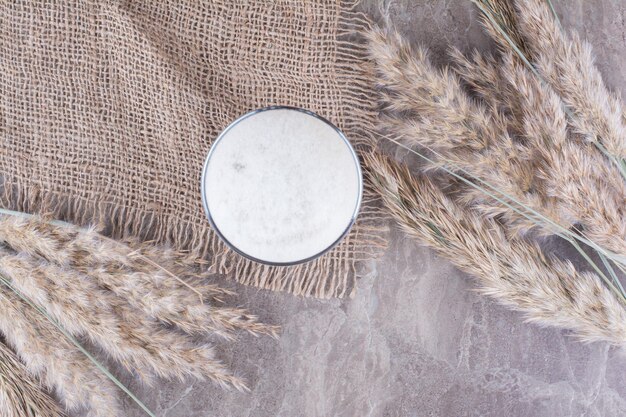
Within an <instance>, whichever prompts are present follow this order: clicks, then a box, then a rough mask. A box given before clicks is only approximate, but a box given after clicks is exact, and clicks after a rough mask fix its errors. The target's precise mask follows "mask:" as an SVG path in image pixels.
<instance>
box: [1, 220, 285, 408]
mask: <svg viewBox="0 0 626 417" xmlns="http://www.w3.org/2000/svg"><path fill="white" fill-rule="evenodd" d="M198 263H199V261H198V260H197V258H196V257H194V256H193V254H184V253H179V252H176V251H173V250H169V249H167V248H163V247H157V246H154V245H151V244H149V243H139V242H126V243H125V242H118V241H113V240H111V239H108V238H104V237H102V236H101V235H100V234H99V233H97V231H96V229H94V228H88V229H81V228H77V227H74V226H71V225H58V224H53V223H52V222H49V221H47V220H44V219H41V218H38V217H19V216H0V274H1V275H2V276H4V277H7V278H9V279H10V280H11V285H12V286H13V287H14V288H15V290H17V291H19V293H20V294H22V295H23V296H25V297H26V298H27V299H28V300H30V301H31V302H33V303H34V304H35V305H37V306H39V307H41V308H43V309H44V310H45V311H46V313H47V314H48V315H49V316H50V317H51V318H52V319H53V320H55V321H56V322H58V323H59V324H60V325H61V327H62V328H63V329H64V330H65V331H67V332H68V334H69V335H71V336H73V337H76V338H78V337H81V338H86V339H88V340H89V341H90V342H91V343H92V344H93V345H95V346H97V347H99V348H100V349H101V351H102V352H103V353H105V354H106V355H107V356H109V357H110V358H111V359H113V360H115V361H116V362H118V363H120V364H121V365H122V366H124V367H125V368H126V369H127V370H128V371H130V372H132V373H135V374H137V375H139V376H141V377H142V379H143V380H144V381H146V382H150V380H151V377H152V376H159V377H168V378H171V377H176V378H180V379H183V378H185V377H188V376H193V377H196V378H202V379H203V378H209V379H211V380H213V381H214V382H217V383H218V384H221V385H223V386H225V387H230V386H232V387H235V388H237V389H240V390H246V389H247V387H246V386H245V384H244V383H243V381H242V380H241V379H239V378H237V377H235V376H234V375H233V374H232V373H231V371H230V370H228V369H227V368H226V367H224V366H223V365H222V364H221V363H220V362H219V361H218V360H217V359H216V358H215V353H214V350H213V348H212V347H211V346H209V345H208V344H206V343H204V342H202V341H201V340H199V339H198V338H196V337H195V336H196V335H220V336H222V337H225V338H227V339H232V337H233V332H234V331H236V330H245V331H248V332H250V333H252V334H254V335H259V334H269V335H272V336H275V335H276V333H277V327H276V326H270V325H266V324H262V323H260V322H259V321H258V319H257V318H256V317H255V316H253V315H250V314H249V313H247V312H246V311H245V310H243V309H240V308H228V307H224V306H222V305H221V299H222V298H223V297H225V296H229V295H231V294H232V292H230V291H228V290H225V289H222V288H220V287H218V286H216V285H213V284H209V283H207V282H206V277H204V276H203V274H202V273H201V272H200V271H201V269H200V268H199V265H198ZM183 279H184V281H182V280H183ZM3 291H4V292H3V293H2V294H4V297H5V298H4V301H5V304H7V308H9V307H8V304H9V303H14V304H13V305H12V310H13V311H14V314H15V315H16V316H18V318H19V320H21V323H22V327H24V328H26V327H27V324H28V323H29V321H30V322H32V324H33V326H32V329H30V332H31V333H19V332H16V331H15V330H14V329H12V328H11V327H10V326H9V322H6V323H5V324H6V325H3V323H0V332H1V333H3V334H5V335H6V337H7V339H8V340H9V341H10V342H11V344H12V346H13V347H14V348H15V349H16V351H17V352H18V353H19V355H20V356H21V357H22V359H24V361H25V363H26V365H27V367H28V369H29V370H30V371H31V372H32V373H34V374H38V373H39V372H40V370H42V369H43V370H44V371H45V375H43V376H42V377H43V378H47V379H45V381H46V385H47V386H48V387H50V388H55V389H56V390H57V392H58V393H59V395H60V397H61V398H62V399H63V400H64V402H65V404H66V405H67V406H68V408H72V407H75V406H86V407H88V408H90V409H91V410H92V411H93V412H94V413H96V414H94V415H109V414H107V413H108V412H109V411H110V410H107V409H106V408H103V409H100V407H101V406H102V404H101V401H108V397H107V395H108V388H110V384H111V382H110V381H108V380H106V378H105V380H106V381H107V383H108V385H107V384H103V385H102V388H103V389H105V391H103V392H101V391H98V390H97V389H96V390H93V391H91V389H92V386H91V385H84V386H83V387H82V390H77V391H75V392H73V393H72V392H71V391H69V383H68V380H70V378H69V377H68V378H58V379H55V373H56V371H57V369H58V368H59V366H58V365H56V363H55V362H54V361H52V363H51V364H50V365H49V366H48V367H45V366H43V365H41V362H45V360H46V358H47V357H48V356H49V355H57V356H58V352H57V351H55V350H53V349H52V348H51V347H50V346H48V345H49V344H50V343H51V342H52V335H51V332H50V331H49V329H48V327H49V324H50V323H49V322H47V321H46V319H45V318H43V317H41V315H39V317H37V312H36V311H34V310H33V311H31V310H32V308H31V309H29V308H28V306H27V305H25V304H24V303H20V302H19V299H18V298H17V297H15V295H12V294H10V293H8V292H7V291H8V290H7V288H3ZM198 294H200V295H201V296H202V297H201V298H200V297H199V296H198ZM2 307H4V306H2V303H0V310H3V308H2ZM33 313H34V314H33ZM20 314H21V316H20ZM46 332H47V333H46ZM44 333H45V334H44ZM42 334H43V335H42ZM54 336H55V337H57V338H61V339H62V338H63V336H62V335H60V334H58V332H57V333H56V334H55V335H54ZM37 337H40V339H41V340H45V341H46V342H45V343H32V341H33V340H35V339H36V338H37ZM64 343H65V345H64V344H63V343H60V344H58V343H57V345H59V346H60V347H59V349H67V350H68V351H70V354H69V356H71V357H72V358H74V357H75V356H76V354H77V355H80V354H81V353H80V352H75V349H74V346H71V345H67V340H64ZM69 356H68V357H69ZM82 359H86V358H84V357H83V358H82ZM73 366H74V367H73V368H71V367H70V368H68V372H71V373H72V378H74V379H75V380H76V381H79V380H80V378H85V377H91V376H92V375H93V374H94V373H98V372H99V371H98V370H97V369H95V367H94V366H93V364H91V363H89V362H88V361H87V362H84V361H76V363H74V364H73ZM81 372H85V375H81ZM101 376H103V375H101ZM113 404H114V403H113ZM112 407H114V405H112ZM97 413H102V414H97Z"/></svg>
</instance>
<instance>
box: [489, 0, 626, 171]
mask: <svg viewBox="0 0 626 417" xmlns="http://www.w3.org/2000/svg"><path fill="white" fill-rule="evenodd" d="M502 2H504V1H503V0H499V1H498V3H502ZM515 3H516V6H517V15H518V16H519V18H518V22H519V25H517V26H513V28H514V29H513V30H515V31H519V32H521V34H522V36H523V39H524V43H525V45H526V46H527V49H528V51H529V53H530V55H531V57H532V62H533V64H534V65H535V67H536V68H537V70H538V71H539V73H540V74H541V75H542V76H543V78H544V79H545V80H547V81H548V83H549V84H550V86H551V87H552V88H553V89H554V90H555V91H556V92H557V93H558V94H559V96H560V97H561V98H562V99H563V101H564V103H565V104H566V105H567V107H568V108H569V110H570V111H571V112H572V113H573V117H572V118H571V123H572V126H573V128H574V129H575V130H576V132H577V133H579V134H581V135H583V136H584V138H585V139H586V140H588V141H590V142H592V143H593V142H599V143H600V144H601V145H602V146H604V147H605V148H606V150H607V151H608V153H609V154H611V155H613V156H615V157H616V158H619V159H620V160H624V159H625V158H626V139H625V138H626V120H624V117H623V115H624V111H625V110H626V109H625V108H624V104H623V103H622V102H621V100H620V98H619V97H618V96H617V94H615V93H612V92H610V91H609V90H608V88H607V87H606V85H605V84H604V81H603V80H602V75H601V74H600V71H598V69H597V68H596V66H595V64H594V59H593V53H592V48H591V45H589V43H588V42H586V41H583V40H581V39H580V37H579V36H578V34H577V33H575V32H572V33H570V34H566V33H565V32H564V31H563V30H562V29H561V27H560V25H559V23H558V22H557V21H556V20H555V18H554V16H553V14H552V12H551V10H550V9H549V7H548V5H547V4H546V2H545V0H517V1H516V2H515ZM507 27H511V26H507Z"/></svg>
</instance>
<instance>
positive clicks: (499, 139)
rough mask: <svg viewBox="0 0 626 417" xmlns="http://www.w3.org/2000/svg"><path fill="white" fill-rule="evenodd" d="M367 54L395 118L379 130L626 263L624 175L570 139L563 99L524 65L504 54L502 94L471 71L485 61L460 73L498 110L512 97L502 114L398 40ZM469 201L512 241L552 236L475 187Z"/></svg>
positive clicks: (377, 44)
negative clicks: (535, 234)
mask: <svg viewBox="0 0 626 417" xmlns="http://www.w3.org/2000/svg"><path fill="white" fill-rule="evenodd" d="M370 51H371V57H372V58H373V60H374V62H375V64H376V70H377V74H378V75H379V80H380V85H381V87H382V88H383V89H384V90H383V93H382V104H383V106H384V107H385V108H386V109H387V110H389V111H390V114H389V115H387V116H386V117H385V118H383V119H382V126H383V127H384V128H386V129H387V130H388V131H389V132H391V133H392V134H394V135H396V136H398V137H400V138H401V139H402V140H403V141H405V142H406V143H407V144H409V145H410V146H416V147H421V148H426V149H429V150H431V151H433V152H434V154H435V155H434V157H433V159H434V160H435V161H437V164H435V165H434V166H433V168H437V167H439V166H441V165H443V166H447V167H448V168H449V169H453V170H456V171H457V172H460V173H462V174H464V175H470V176H471V177H473V178H479V179H481V180H483V181H486V182H487V183H488V184H489V185H491V186H493V187H494V188H496V189H498V190H500V191H501V192H502V194H504V195H507V196H511V197H512V198H514V199H515V200H516V201H518V202H520V203H521V204H523V205H524V206H525V207H528V208H530V209H532V210H534V211H536V212H538V213H540V214H541V215H543V216H544V217H546V218H549V219H551V220H552V221H554V222H555V223H557V224H559V225H560V226H562V227H563V228H570V227H572V226H574V225H576V224H582V225H583V227H584V231H585V234H586V236H587V237H588V238H589V239H590V240H592V241H594V242H595V243H597V244H599V245H601V246H603V247H605V248H606V249H608V250H610V251H613V252H615V253H617V254H620V255H625V254H626V213H625V212H624V208H623V202H624V201H625V199H626V187H625V185H624V182H623V181H622V180H621V177H620V175H619V171H617V170H616V169H615V166H614V165H613V164H610V163H607V162H606V161H604V160H603V158H602V157H601V156H600V155H598V154H596V153H595V152H593V151H592V152H589V150H588V149H585V148H584V147H581V146H578V145H577V144H575V143H573V142H572V141H571V140H569V135H570V132H569V130H568V120H567V118H566V116H565V114H564V112H563V106H562V103H561V99H560V97H559V96H558V95H557V94H556V93H555V92H554V91H552V90H551V89H550V88H549V87H548V86H545V85H542V84H541V83H540V81H538V80H537V79H536V78H534V76H533V74H532V73H530V72H529V71H528V69H526V68H525V67H524V66H523V65H522V64H521V63H520V62H519V61H518V60H515V59H513V57H512V56H511V55H508V56H507V55H505V56H504V59H503V63H502V64H501V66H500V68H499V69H498V71H495V70H493V71H492V72H491V75H490V77H491V78H492V79H494V80H496V85H505V86H506V88H504V89H501V90H499V93H498V95H496V94H490V93H489V88H488V87H486V84H484V83H483V84H482V87H481V86H480V85H479V84H478V83H477V82H476V80H477V79H478V78H479V77H480V75H479V74H478V73H476V72H475V71H474V67H477V68H483V67H485V66H486V65H487V64H485V62H487V61H482V62H481V61H478V60H476V59H474V60H473V62H477V63H478V64H477V65H474V66H472V61H470V60H466V61H465V65H464V67H463V70H462V71H463V72H465V73H469V76H468V83H469V84H471V85H475V86H476V85H478V87H477V88H478V89H480V88H482V90H483V95H485V96H486V95H488V96H489V97H490V98H491V100H492V101H493V102H494V103H495V102H499V101H502V96H503V95H504V98H505V99H508V98H509V97H511V102H512V103H515V105H514V109H515V110H514V111H508V112H504V111H501V108H502V106H498V105H495V104H494V105H492V106H487V107H486V106H484V105H482V104H481V103H478V102H476V101H475V100H473V99H472V98H471V97H470V96H469V95H468V94H467V93H466V92H465V91H464V89H463V87H462V85H461V82H460V80H459V79H458V77H457V76H456V75H455V74H453V73H451V72H450V71H449V70H448V69H443V70H439V69H436V68H434V67H433V66H432V64H431V63H430V62H429V60H428V56H427V54H426V52H425V51H423V50H420V49H418V50H416V51H415V52H414V51H412V50H411V48H410V47H409V46H408V45H407V44H406V42H404V41H403V40H402V39H401V38H400V37H399V35H397V34H394V33H391V34H390V33H384V32H382V31H373V32H372V34H371V36H370ZM495 74H497V75H495ZM462 197H463V200H464V201H465V202H466V203H468V204H472V205H474V206H475V207H476V208H477V209H479V210H481V212H482V213H484V214H485V215H488V216H491V217H495V216H498V217H499V218H501V219H503V221H505V222H506V223H507V225H508V227H507V231H511V232H513V234H518V233H525V232H528V231H529V230H534V229H537V228H539V231H541V232H542V233H544V234H546V235H551V234H554V233H555V230H554V228H553V227H550V225H549V224H548V225H547V224H545V223H538V222H536V221H534V220H532V219H528V217H526V216H522V215H520V213H519V212H516V211H513V210H511V209H510V207H508V206H506V205H503V204H502V203H501V202H499V201H497V200H494V199H493V198H492V197H490V196H488V195H485V194H484V193H482V192H476V191H475V190H473V189H469V188H468V189H466V190H464V192H463V193H462Z"/></svg>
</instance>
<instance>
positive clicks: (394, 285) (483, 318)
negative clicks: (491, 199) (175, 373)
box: [126, 0, 626, 417]
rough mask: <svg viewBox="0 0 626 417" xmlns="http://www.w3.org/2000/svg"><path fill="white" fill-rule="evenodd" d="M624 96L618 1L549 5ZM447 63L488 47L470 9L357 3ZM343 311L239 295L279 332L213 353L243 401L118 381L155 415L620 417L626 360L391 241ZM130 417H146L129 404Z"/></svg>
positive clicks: (218, 392)
mask: <svg viewBox="0 0 626 417" xmlns="http://www.w3.org/2000/svg"><path fill="white" fill-rule="evenodd" d="M554 3H555V5H556V7H557V9H558V11H559V14H560V15H561V16H562V18H563V19H562V20H563V23H564V25H565V26H566V27H574V28H576V29H577V30H579V31H580V33H581V34H582V35H584V36H585V37H587V38H588V39H589V40H590V41H591V42H592V43H593V45H594V46H595V51H596V54H597V58H598V63H599V66H600V69H601V70H602V72H603V74H604V76H605V77H606V80H607V82H608V83H609V85H611V86H612V87H613V88H614V89H615V90H617V91H619V92H620V93H621V94H622V96H624V95H625V93H626V71H625V70H624V67H625V66H626V54H625V52H626V23H625V20H626V2H624V1H623V0H596V1H590V0H587V1H585V0H567V1H566V0H554ZM361 7H362V9H363V10H364V11H365V12H366V13H367V14H369V15H370V16H372V17H373V18H374V19H375V20H377V21H378V22H381V24H394V25H395V26H397V27H398V28H399V30H401V31H402V32H403V33H404V34H406V35H407V36H408V37H409V38H410V39H411V40H412V41H413V42H416V43H417V42H422V43H425V44H427V45H430V46H431V49H432V51H433V53H434V54H435V56H436V57H438V58H437V59H439V60H443V57H444V51H445V48H446V45H449V44H454V45H457V46H459V47H461V48H462V49H465V50H468V49H470V48H474V47H476V48H479V49H481V50H488V49H490V48H492V45H491V44H490V43H489V42H488V41H487V39H486V38H485V37H484V35H483V34H482V32H481V29H480V27H479V24H478V22H477V20H476V12H475V11H474V10H473V8H472V7H471V5H470V2H469V0H402V1H400V0H395V1H385V0H365V1H364V3H363V4H362V6H361ZM371 266H372V271H371V273H369V274H368V275H367V276H366V277H364V278H363V279H362V280H360V282H359V283H358V293H357V295H356V297H355V298H354V299H351V300H344V301H338V300H329V301H318V300H313V299H301V298H295V297H292V296H288V295H283V294H275V293H268V292H265V291H259V290H256V289H251V288H243V287H239V288H238V290H239V291H240V293H241V298H240V300H239V301H240V303H241V304H243V305H246V306H248V307H249V308H250V309H251V310H252V311H254V312H257V313H258V314H260V315H261V316H262V317H263V318H264V319H265V320H267V321H269V322H273V323H277V324H280V325H282V326H283V328H284V331H283V334H282V337H281V339H280V340H278V341H274V340H271V339H268V338H258V339H257V338H254V337H249V336H245V335H242V336H241V337H240V339H239V341H238V343H237V344H235V345H231V346H230V347H222V348H221V349H220V356H221V358H223V359H224V361H225V362H227V363H228V364H229V365H230V366H232V368H234V369H235V370H236V372H237V374H239V375H241V376H244V377H245V378H247V379H248V381H249V383H250V385H251V388H252V391H251V393H249V394H242V393H238V392H234V391H230V392H229V391H224V390H222V389H220V388H218V387H215V386H213V385H212V384H211V383H209V382H195V383H193V382H189V383H174V382H165V381H164V382H162V383H159V384H158V385H156V386H154V387H142V386H140V385H138V384H137V383H133V382H132V381H128V380H127V381H126V382H128V383H129V384H130V386H131V388H132V389H133V390H134V391H135V392H136V393H137V394H138V395H139V397H140V398H143V399H145V400H146V402H147V403H148V405H149V406H150V407H151V408H152V409H154V410H156V411H157V414H158V416H160V417H200V416H255V417H266V416H283V417H297V416H310V417H315V416H345V417H365V416H372V417H382V416H389V417H391V416H407V417H408V416H451V417H452V416H454V417H456V416H511V417H517V416H519V417H521V416H528V417H542V416H546V417H548V416H549V417H553V416H623V415H626V357H625V356H624V354H623V353H622V352H620V351H619V350H617V349H615V348H609V347H607V346H606V345H604V344H601V343H596V344H590V345H583V344H581V343H579V342H577V341H575V340H573V339H572V338H571V337H570V336H569V335H568V333H567V332H564V331H559V330H554V329H542V328H539V327H537V326H535V325H530V324H526V323H524V322H523V319H522V317H521V316H520V314H518V313H515V312H511V311H508V310H506V309H505V308H503V307H501V306H499V305H497V304H495V303H494V302H492V301H491V300H489V299H486V298H484V297H481V296H479V295H478V294H476V293H474V292H473V291H472V288H473V287H472V281H471V278H470V277H468V276H467V275H465V274H462V273H460V272H458V271H457V270H455V268H453V267H452V266H451V265H449V264H448V263H447V262H445V261H443V260H441V259H438V258H437V256H436V255H435V254H434V253H433V252H431V251H430V250H428V249H425V248H423V247H420V246H419V245H418V244H416V243H415V242H413V241H410V240H408V239H406V238H404V237H403V236H402V235H401V234H400V233H398V232H395V231H394V232H393V233H392V238H391V244H390V247H389V249H388V250H387V252H386V254H385V255H384V257H383V258H382V259H380V260H379V261H377V262H375V263H372V265H371ZM126 411H127V415H128V416H137V417H138V416H142V415H143V414H142V412H141V411H139V410H138V409H137V408H136V407H135V406H133V405H132V404H131V403H129V402H126Z"/></svg>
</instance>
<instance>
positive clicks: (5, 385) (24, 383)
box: [0, 341, 66, 417]
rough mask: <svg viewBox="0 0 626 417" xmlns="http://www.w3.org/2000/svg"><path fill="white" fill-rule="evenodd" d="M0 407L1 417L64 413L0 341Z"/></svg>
mask: <svg viewBox="0 0 626 417" xmlns="http://www.w3.org/2000/svg"><path fill="white" fill-rule="evenodd" d="M0 410H2V415H3V416H4V417H66V416H65V413H64V412H63V411H61V409H60V408H59V406H58V405H57V403H56V402H55V401H54V399H53V398H52V397H51V396H50V395H48V393H47V392H45V391H44V388H43V387H42V386H41V384H39V383H38V382H37V381H36V380H35V379H33V378H32V377H31V376H30V375H29V374H28V371H27V370H26V367H25V366H24V365H23V364H22V363H21V362H20V360H19V358H18V357H17V355H15V353H14V352H13V351H12V350H11V349H9V348H8V347H7V346H6V345H5V344H4V343H3V342H1V341H0Z"/></svg>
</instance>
